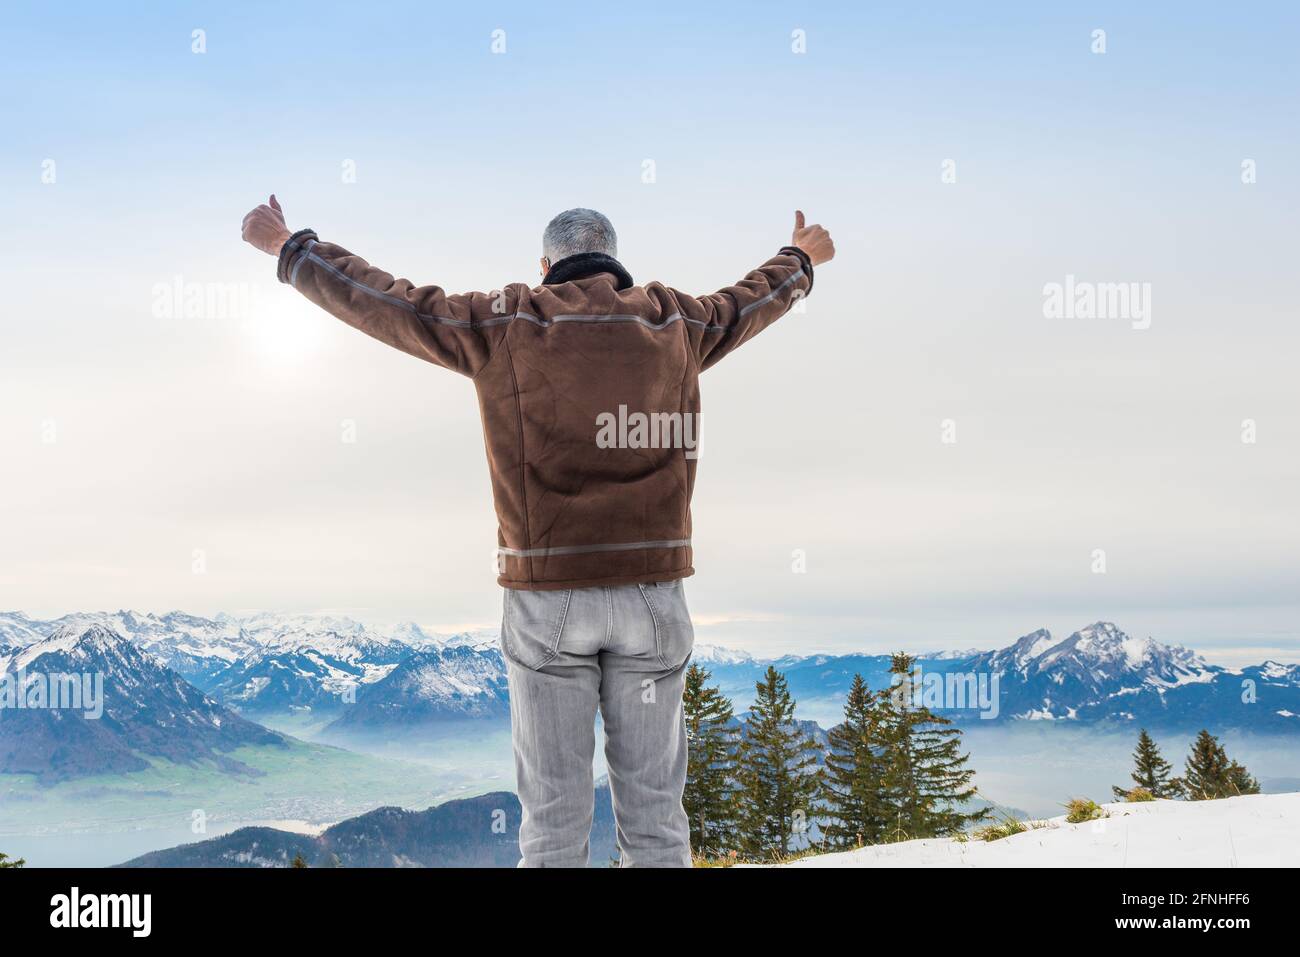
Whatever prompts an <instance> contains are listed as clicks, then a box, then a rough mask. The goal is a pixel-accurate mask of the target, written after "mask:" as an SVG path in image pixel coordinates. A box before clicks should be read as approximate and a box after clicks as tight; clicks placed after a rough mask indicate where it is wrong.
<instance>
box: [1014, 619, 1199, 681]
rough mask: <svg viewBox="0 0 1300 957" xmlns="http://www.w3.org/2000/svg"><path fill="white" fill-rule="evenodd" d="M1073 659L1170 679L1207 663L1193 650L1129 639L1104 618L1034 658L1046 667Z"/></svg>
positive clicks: (1154, 641) (1109, 668) (1193, 670)
mask: <svg viewBox="0 0 1300 957" xmlns="http://www.w3.org/2000/svg"><path fill="white" fill-rule="evenodd" d="M1066 659H1074V660H1076V661H1078V662H1080V663H1086V664H1089V665H1091V666H1092V667H1094V668H1102V669H1105V670H1107V671H1110V672H1112V673H1119V672H1150V673H1153V674H1156V675H1158V676H1161V677H1165V678H1171V677H1175V676H1177V675H1180V674H1189V673H1192V672H1198V671H1205V670H1207V668H1208V665H1207V664H1206V663H1205V661H1204V660H1203V659H1202V658H1201V657H1200V656H1199V655H1197V654H1196V653H1195V652H1193V651H1190V650H1189V649H1187V648H1183V647H1182V646H1180V645H1164V644H1161V643H1160V642H1158V641H1156V640H1155V639H1153V638H1149V637H1148V638H1133V637H1131V636H1129V635H1126V634H1125V633H1124V632H1122V631H1120V629H1119V628H1117V627H1115V625H1114V624H1113V623H1111V622H1108V621H1099V622H1095V623H1094V624H1091V625H1089V626H1088V627H1086V628H1081V629H1080V630H1078V631H1076V632H1075V633H1074V634H1072V635H1071V636H1070V637H1069V638H1067V639H1065V641H1063V642H1061V643H1060V644H1059V645H1057V646H1055V647H1054V648H1052V649H1050V650H1049V651H1048V652H1047V653H1046V654H1044V655H1043V656H1042V657H1041V658H1040V659H1039V660H1038V666H1039V668H1040V669H1047V668H1050V667H1052V666H1053V665H1055V664H1056V663H1058V662H1061V661H1064V660H1066Z"/></svg>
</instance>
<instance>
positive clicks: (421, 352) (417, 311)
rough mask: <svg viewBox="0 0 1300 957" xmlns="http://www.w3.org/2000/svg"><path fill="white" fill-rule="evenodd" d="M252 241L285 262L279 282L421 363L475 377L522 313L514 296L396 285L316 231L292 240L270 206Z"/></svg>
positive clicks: (247, 236) (255, 217) (248, 228)
mask: <svg viewBox="0 0 1300 957" xmlns="http://www.w3.org/2000/svg"><path fill="white" fill-rule="evenodd" d="M243 236H244V240H245V241H246V242H248V243H249V244H250V245H252V246H254V247H256V248H257V249H260V250H261V251H262V252H264V253H269V254H270V255H272V256H276V257H278V259H279V266H278V268H277V275H278V276H279V278H280V281H281V282H284V283H288V284H289V285H291V286H293V287H294V288H295V289H297V290H298V291H299V292H301V293H302V294H303V295H304V296H306V297H307V298H308V299H310V300H311V301H312V302H314V303H316V305H318V306H320V307H321V308H322V309H324V310H325V311H326V312H329V313H330V314H332V315H334V316H337V317H338V318H340V319H342V320H343V321H344V322H346V323H347V324H348V325H350V326H353V327H354V328H356V329H360V330H361V331H362V332H364V333H366V334H367V335H369V336H373V337H374V338H376V339H378V340H380V341H381V342H385V343H387V344H388V345H390V346H393V347H395V348H397V349H401V350H402V351H403V352H406V353H409V354H410V355H413V356H415V357H417V358H420V359H424V360H426V361H428V362H433V363H436V364H437V365H440V366H444V367H446V368H448V369H452V370H454V371H456V372H460V373H463V374H464V375H468V376H473V375H475V374H477V373H478V371H479V370H480V369H482V368H483V366H485V365H486V364H487V362H488V360H489V359H490V358H491V354H492V349H493V347H494V346H495V345H496V343H497V342H499V341H500V337H501V335H502V334H503V333H504V331H505V328H506V324H507V323H508V322H509V320H510V317H511V314H512V313H513V312H514V308H515V306H514V296H513V294H512V293H511V292H510V291H503V292H498V293H496V294H493V295H489V294H485V293H467V294H464V295H447V293H446V292H444V291H443V290H442V288H441V287H439V286H414V285H412V284H411V283H410V282H409V281H408V280H406V279H394V278H393V277H392V276H391V275H389V274H388V273H386V272H384V271H383V270H382V269H377V268H375V267H374V266H371V265H370V264H369V263H367V262H366V261H365V260H364V259H362V258H361V257H360V256H354V255H353V254H352V253H350V252H348V251H347V250H346V249H344V248H343V247H342V246H336V245H334V244H333V243H326V242H321V241H320V239H319V238H318V237H317V235H316V233H315V232H314V231H313V230H310V229H300V230H298V231H297V232H296V233H292V234H291V233H290V232H289V229H288V227H287V226H286V225H285V221H284V211H283V210H282V209H281V208H280V204H279V202H278V201H277V200H276V198H275V196H274V195H272V196H271V199H270V203H269V204H263V205H261V206H258V207H256V208H255V209H253V210H252V211H251V212H250V213H249V214H248V215H247V216H245V217H244V225H243Z"/></svg>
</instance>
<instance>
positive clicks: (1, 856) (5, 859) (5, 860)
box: [0, 851, 27, 870]
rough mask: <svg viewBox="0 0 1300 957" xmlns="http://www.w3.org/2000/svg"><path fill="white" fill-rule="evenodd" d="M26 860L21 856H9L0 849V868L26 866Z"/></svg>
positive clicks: (7, 868)
mask: <svg viewBox="0 0 1300 957" xmlns="http://www.w3.org/2000/svg"><path fill="white" fill-rule="evenodd" d="M26 864H27V862H26V861H25V860H23V859H22V858H21V857H16V858H14V857H10V856H9V855H8V854H6V853H5V852H4V851H0V870H9V869H11V868H18V867H24V866H26Z"/></svg>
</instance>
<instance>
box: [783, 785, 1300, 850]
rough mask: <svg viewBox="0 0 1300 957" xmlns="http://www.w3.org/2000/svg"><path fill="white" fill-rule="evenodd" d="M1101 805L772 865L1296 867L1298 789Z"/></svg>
mask: <svg viewBox="0 0 1300 957" xmlns="http://www.w3.org/2000/svg"><path fill="white" fill-rule="evenodd" d="M1102 806H1103V807H1104V808H1105V809H1106V810H1107V811H1109V812H1110V815H1111V816H1110V817H1108V818H1103V819H1102V820H1099V821H1091V822H1088V823H1086V824H1066V823H1065V818H1064V816H1062V817H1056V818H1051V819H1050V820H1047V821H1043V822H1040V823H1041V824H1042V826H1041V827H1039V828H1037V829H1031V830H1028V831H1025V832H1024V833H1022V834H1016V835H1014V836H1012V837H1007V838H1003V839H1002V840H1000V841H988V842H985V841H978V840H975V839H973V838H972V839H971V840H969V841H967V842H966V843H964V844H963V843H960V842H958V841H953V840H949V839H942V840H939V839H936V840H927V841H904V842H902V843H900V844H881V845H877V846H875V847H864V848H862V849H860V850H856V851H845V852H842V853H838V854H822V855H818V856H816V857H809V858H803V859H800V860H797V861H792V862H790V863H789V864H783V865H779V866H782V867H1300V793H1296V794H1255V795H1248V796H1245V797H1235V798H1227V799H1225V800H1222V801H1148V802H1144V803H1137V804H1104V805H1102Z"/></svg>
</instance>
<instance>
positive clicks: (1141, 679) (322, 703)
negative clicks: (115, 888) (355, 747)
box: [0, 611, 1300, 734]
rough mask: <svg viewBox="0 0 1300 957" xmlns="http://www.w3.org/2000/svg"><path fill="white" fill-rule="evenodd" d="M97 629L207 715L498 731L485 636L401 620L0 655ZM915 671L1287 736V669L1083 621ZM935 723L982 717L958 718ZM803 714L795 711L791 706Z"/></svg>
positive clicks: (834, 686) (78, 619)
mask: <svg viewBox="0 0 1300 957" xmlns="http://www.w3.org/2000/svg"><path fill="white" fill-rule="evenodd" d="M90 625H99V626H101V627H105V628H108V629H110V630H113V631H115V632H117V633H120V634H121V635H123V636H124V637H126V638H128V639H129V640H130V642H131V643H132V644H133V645H135V646H136V647H137V648H138V649H139V650H141V651H142V652H145V653H147V654H148V655H149V656H150V657H152V658H153V659H155V660H157V661H159V662H160V663H162V664H163V665H164V666H166V667H168V668H170V669H171V670H173V671H175V672H176V673H178V674H179V675H181V676H182V677H184V678H185V679H186V680H187V681H189V682H190V683H191V684H193V685H194V686H195V687H196V688H198V689H199V690H200V691H202V692H204V693H205V694H207V695H209V696H210V697H211V698H213V699H214V700H216V701H217V702H219V703H221V704H223V705H225V706H227V707H229V708H231V709H233V710H235V711H237V712H239V713H242V714H245V715H248V716H252V717H257V716H264V715H266V716H273V715H278V714H284V713H291V712H311V713H313V714H315V715H317V716H318V718H319V719H320V720H321V722H322V723H327V724H328V727H329V728H330V730H331V731H335V732H338V733H340V734H351V733H363V732H387V731H389V730H398V729H416V730H418V728H419V727H421V726H422V725H423V724H425V723H427V722H442V721H447V720H452V719H482V718H494V719H504V717H505V716H506V715H507V713H508V697H507V689H506V682H505V662H504V659H503V658H502V657H501V652H500V650H499V648H498V647H497V644H496V641H495V637H494V636H493V635H491V634H489V633H486V632H477V633H465V634H459V635H450V636H435V635H430V634H428V633H426V632H425V631H424V630H423V629H421V628H420V627H419V626H418V625H416V624H414V623H411V622H406V623H403V624H399V625H397V626H395V627H393V628H390V629H374V628H371V627H368V626H366V625H364V624H362V623H360V622H357V621H354V620H353V619H350V618H344V617H337V616H326V617H315V616H307V615H273V614H259V615H251V616H246V617H242V618H237V617H233V616H230V615H218V616H216V617H215V618H211V619H209V618H202V617H199V616H193V615H187V614H185V613H183V612H170V613H168V614H165V615H153V614H141V613H137V612H130V611H119V612H115V613H96V614H77V615H68V616H64V617H63V618H60V619H55V620H54V621H46V622H43V621H39V620H36V619H32V618H29V617H27V616H25V615H22V614H21V613H0V656H3V655H4V653H5V651H6V648H7V649H8V650H10V651H12V650H14V649H18V648H21V647H23V646H25V645H26V644H30V643H32V642H33V641H34V640H36V639H38V638H40V637H42V636H43V635H45V634H49V633H50V632H51V631H53V630H60V629H64V628H68V627H72V628H74V629H75V628H76V627H82V626H87V627H88V626H90ZM694 660H695V661H697V662H699V663H700V664H702V665H703V666H704V667H706V668H708V669H709V670H710V671H711V672H712V673H713V675H714V680H715V681H716V682H718V683H719V684H721V685H722V687H723V690H724V691H726V692H727V693H728V694H730V695H731V696H732V697H734V698H735V699H736V700H737V705H738V708H739V709H743V708H744V707H745V706H747V704H748V701H749V697H750V696H752V693H753V686H754V682H755V681H757V680H758V678H759V677H761V675H762V673H763V671H765V670H766V668H767V667H768V666H769V665H773V666H775V667H777V668H778V669H780V670H782V671H783V672H784V673H785V674H786V678H787V680H788V681H789V684H790V689H791V692H792V694H793V695H794V696H795V698H796V699H798V700H799V701H800V702H801V703H804V702H820V703H821V704H822V705H823V707H822V710H821V714H823V715H829V714H831V713H833V712H834V711H835V710H836V708H837V707H838V706H837V704H836V702H842V700H843V696H844V694H845V693H846V692H847V690H848V686H849V684H850V682H851V681H852V678H853V675H854V674H856V673H861V674H862V675H863V677H864V678H865V679H866V680H867V681H868V683H869V684H870V685H871V686H872V687H875V688H880V687H884V686H886V685H887V684H888V683H889V656H888V655H871V654H842V655H831V654H814V655H795V654H789V655H784V656H781V657H779V658H774V659H763V658H756V657H754V656H753V655H751V654H749V653H748V652H744V651H737V650H733V649H728V648H723V647H719V646H715V645H709V644H706V643H701V644H699V645H698V646H697V647H696V650H695V654H694ZM917 660H918V663H919V665H920V667H921V669H922V671H923V672H927V673H940V674H945V675H947V674H953V675H962V674H974V675H985V676H992V675H996V676H997V677H998V698H997V705H998V707H997V709H996V716H995V717H992V718H991V720H996V721H1077V722H1089V723H1119V724H1132V723H1147V724H1150V725H1152V726H1153V727H1171V728H1193V727H1194V726H1195V727H1200V726H1209V727H1217V728H1224V727H1239V728H1249V729H1255V730H1265V731H1279V732H1286V733H1291V732H1295V731H1300V665H1284V664H1279V663H1277V662H1268V661H1266V662H1262V663H1261V664H1259V665H1254V666H1249V667H1246V668H1238V669H1227V668H1222V667H1218V666H1215V665H1210V664H1207V663H1206V662H1205V661H1204V659H1203V658H1201V657H1200V656H1199V655H1197V654H1196V653H1195V652H1193V651H1191V650H1189V649H1187V648H1183V647H1180V646H1177V645H1167V644H1163V643H1161V642H1158V641H1155V640H1153V639H1151V638H1141V639H1139V638H1133V637H1131V636H1129V635H1127V634H1125V633H1124V632H1123V631H1121V630H1120V629H1119V628H1118V627H1116V626H1115V625H1114V624H1112V623H1110V622H1100V621H1099V622H1095V623H1093V624H1091V625H1088V626H1087V627H1085V628H1082V629H1080V630H1079V631H1076V632H1074V633H1072V634H1071V635H1069V636H1068V637H1066V638H1064V639H1057V638H1055V637H1054V636H1053V635H1052V634H1051V633H1050V632H1049V631H1047V630H1046V629H1039V630H1037V631H1032V632H1030V633H1028V634H1026V635H1024V636H1023V637H1021V638H1019V639H1017V640H1016V641H1014V642H1012V643H1011V644H1009V645H1007V646H1006V647H1004V648H1001V649H998V650H994V651H984V652H977V651H965V652H962V651H956V652H954V651H936V652H930V653H927V654H925V655H921V656H918V659H917ZM936 710H939V711H942V712H945V713H948V714H949V716H950V717H952V718H953V719H954V720H958V721H965V720H986V719H985V718H981V717H980V716H979V715H976V714H973V713H971V711H970V709H969V708H967V709H960V708H955V709H945V708H942V707H941V708H936ZM804 713H805V714H807V713H808V712H807V710H806V709H804Z"/></svg>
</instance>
